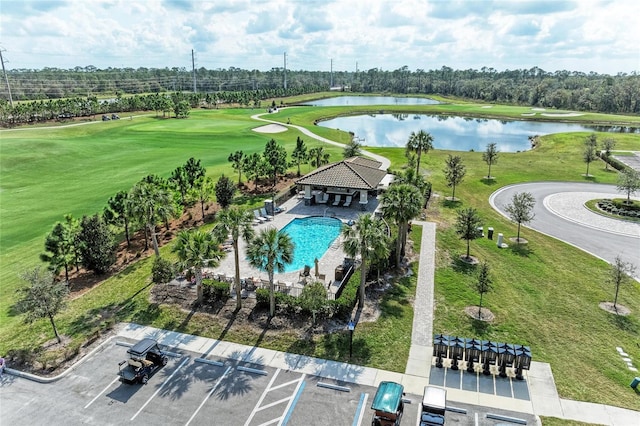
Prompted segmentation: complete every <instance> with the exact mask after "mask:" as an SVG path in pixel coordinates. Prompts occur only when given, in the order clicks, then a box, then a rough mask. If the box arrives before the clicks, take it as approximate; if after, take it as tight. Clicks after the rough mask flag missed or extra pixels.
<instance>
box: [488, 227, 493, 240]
mask: <svg viewBox="0 0 640 426" xmlns="http://www.w3.org/2000/svg"><path fill="white" fill-rule="evenodd" d="M487 238H489V239H490V240H493V228H492V227H491V226H490V227H488V228H487Z"/></svg>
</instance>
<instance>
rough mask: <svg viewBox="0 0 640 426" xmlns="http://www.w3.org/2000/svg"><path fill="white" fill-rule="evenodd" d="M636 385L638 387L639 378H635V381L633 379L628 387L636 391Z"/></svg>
mask: <svg viewBox="0 0 640 426" xmlns="http://www.w3.org/2000/svg"><path fill="white" fill-rule="evenodd" d="M638 385H640V377H636V378H635V379H633V380H632V381H631V384H630V385H629V386H631V387H632V388H633V389H638Z"/></svg>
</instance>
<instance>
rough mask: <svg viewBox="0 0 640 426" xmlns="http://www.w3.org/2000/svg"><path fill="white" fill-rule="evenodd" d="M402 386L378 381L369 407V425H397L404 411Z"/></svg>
mask: <svg viewBox="0 0 640 426" xmlns="http://www.w3.org/2000/svg"><path fill="white" fill-rule="evenodd" d="M404 395H405V394H404V386H402V385H401V384H399V383H395V382H380V385H379V386H378V391H377V392H376V395H375V397H374V398H373V402H372V403H371V409H372V410H374V413H373V420H372V421H371V426H398V425H399V424H400V420H401V419H402V413H403V412H404V402H403V400H402V398H403V397H404Z"/></svg>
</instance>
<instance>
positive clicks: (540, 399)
mask: <svg viewBox="0 0 640 426" xmlns="http://www.w3.org/2000/svg"><path fill="white" fill-rule="evenodd" d="M118 337H120V338H127V339H133V340H138V339H142V338H145V337H149V338H153V339H156V340H158V341H159V342H160V344H162V345H164V346H166V347H168V348H169V349H170V350H173V351H178V350H185V351H190V352H194V353H198V354H200V357H201V358H205V359H208V360H211V361H219V360H220V359H233V360H237V361H243V362H251V363H254V364H258V365H264V366H269V367H273V368H281V369H284V370H290V371H294V372H299V373H306V374H310V375H315V376H319V377H322V378H328V379H335V380H338V381H342V382H344V383H345V384H347V385H348V384H349V383H354V384H360V385H367V386H378V384H379V383H380V382H382V381H385V380H391V381H395V382H397V383H401V384H402V385H403V386H404V387H405V390H406V392H407V393H411V394H414V395H422V392H423V390H424V386H426V385H428V384H429V383H430V381H429V377H424V376H416V375H412V374H402V373H396V372H392V371H385V370H379V369H376V368H371V367H363V366H359V365H353V364H348V363H343V362H336V361H330V360H325V359H319V358H313V357H309V356H304V355H298V354H292V353H286V352H278V351H274V350H271V349H264V348H258V347H255V346H247V345H240V344H236V343H230V342H225V341H221V340H215V339H210V338H205V337H200V336H194V335H189V334H182V333H177V332H175V331H166V330H160V329H157V328H153V327H146V326H140V325H137V324H131V323H122V324H120V325H119V327H118V330H117V337H116V339H117V338H118ZM429 355H430V354H429ZM428 358H429V361H428V362H431V359H430V358H431V356H429V357H428ZM433 368H435V367H433ZM438 370H440V371H444V370H447V369H438ZM480 376H482V375H480ZM526 381H527V383H528V384H529V391H530V394H531V400H530V401H527V400H523V399H517V398H508V397H504V396H499V395H488V394H484V393H482V392H472V391H466V390H461V389H452V388H450V387H447V397H448V398H447V399H448V401H449V402H452V403H456V402H461V403H467V404H473V405H480V406H484V407H491V408H498V409H503V410H509V411H514V412H520V413H528V414H534V415H542V416H549V417H558V418H562V419H571V420H577V421H583V422H589V423H597V424H604V425H612V426H629V425H636V424H638V419H639V418H640V413H639V412H637V411H633V410H626V409H622V408H617V407H611V406H606V405H601V404H592V403H587V402H578V401H571V400H566V399H560V398H559V397H558V394H557V392H556V390H555V384H554V382H553V375H552V374H551V368H550V367H549V364H545V363H536V362H534V363H533V365H532V368H531V370H530V371H529V372H528V374H527V377H526Z"/></svg>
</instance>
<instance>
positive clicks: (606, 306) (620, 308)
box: [598, 302, 631, 317]
mask: <svg viewBox="0 0 640 426" xmlns="http://www.w3.org/2000/svg"><path fill="white" fill-rule="evenodd" d="M598 306H599V307H600V309H603V310H605V311H607V312H609V313H610V314H614V315H620V316H623V317H624V316H627V315H629V314H630V313H631V309H629V308H627V307H626V306H624V305H621V304H619V303H617V304H616V306H615V307H614V306H613V302H600V303H599V304H598Z"/></svg>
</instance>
